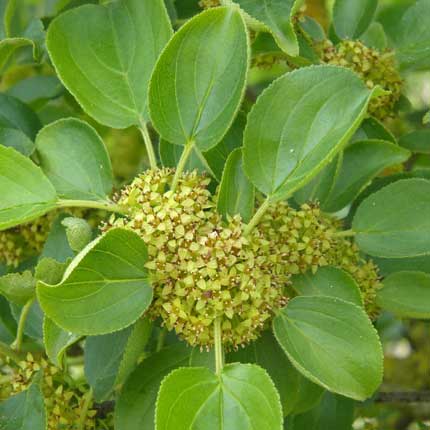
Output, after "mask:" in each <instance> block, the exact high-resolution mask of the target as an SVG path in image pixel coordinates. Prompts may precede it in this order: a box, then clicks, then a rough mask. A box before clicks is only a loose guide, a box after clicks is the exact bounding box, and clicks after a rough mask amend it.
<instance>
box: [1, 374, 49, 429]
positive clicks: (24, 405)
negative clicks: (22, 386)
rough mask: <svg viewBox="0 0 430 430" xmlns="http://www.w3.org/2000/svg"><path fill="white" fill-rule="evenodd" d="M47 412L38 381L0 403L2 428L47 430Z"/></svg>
mask: <svg viewBox="0 0 430 430" xmlns="http://www.w3.org/2000/svg"><path fill="white" fill-rule="evenodd" d="M46 426H47V423H46V412H45V403H44V400H43V396H42V391H41V389H40V387H39V384H38V383H36V382H35V383H33V384H31V385H30V387H29V388H28V389H27V390H26V391H23V392H22V393H19V394H17V395H15V396H12V397H10V398H9V399H7V400H5V401H4V402H1V403H0V428H1V429H2V430H45V429H46Z"/></svg>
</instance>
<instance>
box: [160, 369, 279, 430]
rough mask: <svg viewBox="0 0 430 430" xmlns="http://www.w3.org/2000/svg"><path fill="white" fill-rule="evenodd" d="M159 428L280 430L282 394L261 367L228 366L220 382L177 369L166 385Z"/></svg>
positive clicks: (210, 374)
mask: <svg viewBox="0 0 430 430" xmlns="http://www.w3.org/2000/svg"><path fill="white" fill-rule="evenodd" d="M208 417H210V419H208ZM155 427H156V430H170V429H172V430H190V429H193V430H215V429H220V428H225V429H235V430H249V429H250V428H256V429H259V430H281V429H282V411H281V404H280V402H279V394H278V393H277V391H276V389H275V387H274V385H273V382H272V381H271V379H270V378H269V376H268V375H267V373H266V372H265V371H264V370H263V369H262V368H261V367H258V366H256V365H250V364H229V365H227V366H225V367H224V369H223V371H222V373H221V375H220V376H217V375H215V374H214V373H213V372H212V371H210V370H208V369H204V368H198V367H194V368H188V369H187V368H185V369H177V370H174V371H173V372H172V373H171V374H170V375H169V376H168V377H167V378H166V379H165V380H164V381H163V383H162V384H161V388H160V392H159V394H158V399H157V410H156V426H155Z"/></svg>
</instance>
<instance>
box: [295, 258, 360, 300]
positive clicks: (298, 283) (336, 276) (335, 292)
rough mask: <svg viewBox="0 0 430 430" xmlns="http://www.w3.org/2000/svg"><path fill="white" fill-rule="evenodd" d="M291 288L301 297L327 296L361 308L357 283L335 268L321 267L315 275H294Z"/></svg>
mask: <svg viewBox="0 0 430 430" xmlns="http://www.w3.org/2000/svg"><path fill="white" fill-rule="evenodd" d="M292 287H293V288H294V290H295V291H296V292H297V293H298V294H300V295H301V296H329V297H334V298H339V299H342V300H345V301H346V302H351V303H354V304H355V305H357V306H363V298H362V297H361V292H360V289H359V288H358V285H357V282H356V281H355V280H354V278H353V277H352V276H351V275H350V274H349V273H347V272H345V271H344V270H342V269H338V268H337V267H331V266H327V267H321V268H320V269H318V271H317V272H316V273H315V274H313V273H312V272H309V271H308V272H306V273H304V274H303V275H296V276H294V277H293V279H292Z"/></svg>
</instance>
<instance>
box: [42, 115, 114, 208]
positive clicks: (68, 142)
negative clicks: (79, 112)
mask: <svg viewBox="0 0 430 430" xmlns="http://www.w3.org/2000/svg"><path fill="white" fill-rule="evenodd" d="M36 149H37V154H38V156H39V160H40V166H41V167H42V170H43V171H44V172H45V174H46V176H47V177H48V178H49V179H50V181H51V182H52V183H53V185H54V186H55V188H56V190H57V193H58V195H59V196H61V197H62V198H68V199H81V200H103V199H106V196H107V195H108V194H109V193H110V192H111V191H112V180H113V179H112V167H111V163H110V160H109V155H108V153H107V150H106V148H105V146H104V143H103V141H102V140H101V138H100V136H99V135H98V134H97V132H96V131H95V130H94V129H93V128H92V127H91V126H89V125H88V124H87V123H85V122H82V121H79V120H77V119H72V118H70V119H61V120H59V121H57V122H54V123H52V124H49V125H47V126H46V127H44V128H43V129H42V130H41V131H40V132H39V134H38V135H37V139H36Z"/></svg>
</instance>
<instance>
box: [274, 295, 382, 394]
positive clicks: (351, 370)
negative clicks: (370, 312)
mask: <svg viewBox="0 0 430 430" xmlns="http://www.w3.org/2000/svg"><path fill="white" fill-rule="evenodd" d="M273 328H274V331H275V335H276V338H277V339H278V342H279V343H280V345H281V346H282V348H283V349H284V351H285V353H286V354H287V355H288V357H289V358H290V360H291V361H292V363H293V364H294V366H296V368H297V369H298V370H299V371H300V372H302V373H303V375H305V376H306V377H308V378H309V379H311V380H312V381H314V382H315V383H317V384H319V385H321V386H323V387H324V388H326V389H327V390H329V391H333V392H335V393H338V394H342V395H344V396H347V397H351V398H353V399H356V400H364V399H366V398H368V397H370V396H371V395H372V394H373V393H374V392H375V390H376V389H377V388H378V386H379V385H380V383H381V382H382V364H383V356H382V347H381V344H380V342H379V338H378V335H377V333H376V330H375V329H374V328H373V325H372V323H371V321H370V320H369V318H368V316H367V315H366V314H365V312H364V310H363V309H361V308H359V307H358V306H356V305H354V304H352V303H349V302H345V301H343V300H340V299H335V298H333V297H311V296H309V297H296V298H295V299H293V300H291V301H290V303H289V304H288V306H286V307H285V308H284V309H283V310H282V311H281V312H280V313H279V315H278V316H277V317H276V318H275V319H274V321H273Z"/></svg>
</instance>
